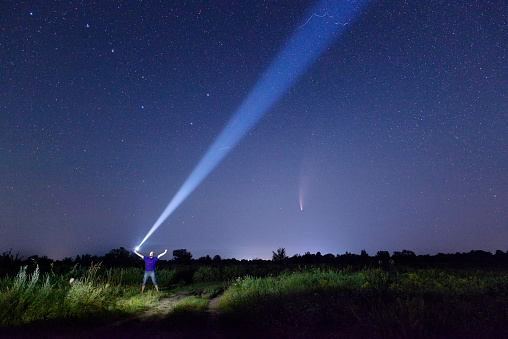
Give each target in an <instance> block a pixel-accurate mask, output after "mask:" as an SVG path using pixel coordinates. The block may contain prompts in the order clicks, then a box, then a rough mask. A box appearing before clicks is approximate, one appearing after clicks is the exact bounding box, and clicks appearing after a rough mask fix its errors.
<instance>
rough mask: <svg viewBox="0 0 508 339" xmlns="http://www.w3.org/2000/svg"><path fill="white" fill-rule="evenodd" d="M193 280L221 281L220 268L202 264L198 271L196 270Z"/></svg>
mask: <svg viewBox="0 0 508 339" xmlns="http://www.w3.org/2000/svg"><path fill="white" fill-rule="evenodd" d="M192 280H193V281H194V282H210V281H220V280H221V274H220V270H219V269H218V268H216V267H211V266H201V267H200V268H198V270H197V271H196V272H194V277H193V278H192Z"/></svg>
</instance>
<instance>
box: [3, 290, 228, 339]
mask: <svg viewBox="0 0 508 339" xmlns="http://www.w3.org/2000/svg"><path fill="white" fill-rule="evenodd" d="M187 296H189V294H188V293H186V292H178V293H175V294H172V295H169V296H167V297H163V298H162V299H161V300H160V302H158V303H157V304H154V305H152V307H151V308H150V309H148V310H146V311H144V312H141V313H138V314H136V315H133V316H131V317H127V318H124V319H121V320H117V321H114V322H111V323H106V324H97V325H93V324H92V325H83V324H70V323H68V322H62V323H58V324H52V325H47V324H45V323H42V324H30V325H27V326H23V327H21V328H14V329H8V330H7V332H5V333H2V335H0V337H2V338H38V339H40V338H133V339H134V338H136V339H139V338H156V339H157V338H196V337H201V338H211V339H220V338H226V337H227V336H226V334H225V333H224V331H223V329H222V327H221V324H220V322H219V317H218V310H217V309H218V303H219V299H220V295H219V296H214V297H213V298H212V299H211V300H210V302H209V303H208V307H207V310H206V312H205V318H204V319H201V320H202V321H201V320H200V322H199V323H197V324H195V326H193V325H192V324H189V325H187V324H186V325H185V326H172V325H171V324H169V323H168V322H167V320H166V319H167V315H168V314H169V313H170V312H171V310H172V309H173V307H174V306H175V305H176V304H177V303H178V302H179V301H180V300H182V299H183V298H185V297H187Z"/></svg>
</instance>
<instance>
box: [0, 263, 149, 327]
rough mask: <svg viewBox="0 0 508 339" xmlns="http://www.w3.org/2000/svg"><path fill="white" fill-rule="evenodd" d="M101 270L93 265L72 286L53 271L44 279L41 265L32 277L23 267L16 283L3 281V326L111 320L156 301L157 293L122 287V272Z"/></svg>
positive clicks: (0, 303)
mask: <svg viewBox="0 0 508 339" xmlns="http://www.w3.org/2000/svg"><path fill="white" fill-rule="evenodd" d="M101 269H102V268H101V265H100V264H96V265H91V266H90V267H89V268H88V270H87V271H86V272H85V273H84V275H83V276H82V277H80V278H77V279H74V280H73V281H72V283H70V282H69V281H66V276H60V275H55V274H52V273H51V272H48V273H46V274H44V276H43V277H42V278H41V274H40V270H39V266H38V265H35V269H34V270H33V273H31V274H29V273H27V271H28V266H23V267H21V268H20V270H19V273H18V274H17V275H16V277H15V278H14V279H13V280H12V281H9V279H8V278H4V279H3V280H2V290H1V294H0V326H3V327H6V326H17V325H22V324H26V323H31V322H36V321H48V320H62V319H81V320H97V319H100V318H103V317H109V318H111V317H117V316H121V315H122V314H126V313H132V312H136V311H139V310H141V309H145V308H148V305H150V304H151V303H153V302H154V299H155V298H156V297H155V295H154V294H151V293H147V294H144V295H142V296H140V295H139V286H137V288H134V287H130V286H129V287H128V286H125V285H122V284H121V279H118V276H120V277H121V276H122V273H121V272H120V274H118V273H119V272H114V271H111V270H109V271H108V270H102V272H100V271H101ZM71 273H72V272H71ZM138 284H139V281H138Z"/></svg>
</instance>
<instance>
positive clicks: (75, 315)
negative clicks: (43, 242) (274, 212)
mask: <svg viewBox="0 0 508 339" xmlns="http://www.w3.org/2000/svg"><path fill="white" fill-rule="evenodd" d="M161 266H162V267H161V268H160V269H157V270H156V276H157V280H158V284H159V288H160V290H161V292H159V293H157V292H155V290H154V288H153V285H151V281H150V280H149V283H148V284H147V289H146V292H145V293H143V294H141V293H140V285H141V279H142V276H143V270H142V268H134V267H109V268H107V267H104V266H103V265H102V264H101V263H97V264H93V263H92V264H90V265H89V266H87V267H85V266H82V265H80V264H76V265H74V266H72V267H69V268H68V270H67V271H65V272H63V271H62V269H59V270H58V271H59V272H58V273H56V272H55V271H56V269H55V267H53V265H50V266H49V267H47V269H45V270H41V269H40V268H39V265H38V263H37V262H35V261H33V262H32V263H30V264H27V265H24V266H21V267H20V268H19V270H18V272H17V273H16V275H12V276H10V275H5V276H4V277H3V278H2V279H0V292H1V294H0V326H1V328H0V330H2V332H3V333H4V334H5V335H6V336H7V337H9V336H11V337H17V336H20V335H23V336H25V337H26V336H28V337H30V336H33V337H39V336H40V335H41V333H45V334H46V336H49V337H51V336H59V337H66V336H69V337H90V336H102V335H105V334H106V333H107V335H108V337H112V336H113V337H115V335H116V336H118V337H136V336H137V337H139V335H145V334H150V337H161V338H162V337H193V336H208V337H217V338H220V337H238V336H240V337H272V338H288V337H304V338H308V337H346V338H357V337H370V338H372V337H374V338H388V337H389V338H433V337H435V338H452V337H460V338H497V337H503V336H505V334H506V333H508V325H507V322H506V318H507V317H508V269H507V268H506V266H504V267H503V266H499V265H497V266H478V265H477V266H476V267H474V266H471V267H459V268H457V267H451V268H450V267H423V268H422V267H411V266H408V265H397V264H395V263H394V262H393V260H392V261H391V262H389V263H388V264H383V263H382V262H378V264H377V265H370V267H365V266H364V267H355V266H340V265H336V264H310V265H297V264H292V263H288V262H279V263H276V262H269V261H268V262H266V261H264V262H263V261H258V262H236V263H209V264H206V265H205V264H199V263H196V262H193V263H190V264H176V263H168V264H166V265H161ZM71 279H73V281H72V282H70V281H71Z"/></svg>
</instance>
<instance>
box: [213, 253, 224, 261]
mask: <svg viewBox="0 0 508 339" xmlns="http://www.w3.org/2000/svg"><path fill="white" fill-rule="evenodd" d="M221 260H222V259H221V257H220V255H218V254H216V255H215V256H214V257H213V259H212V261H213V262H219V261H221Z"/></svg>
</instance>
